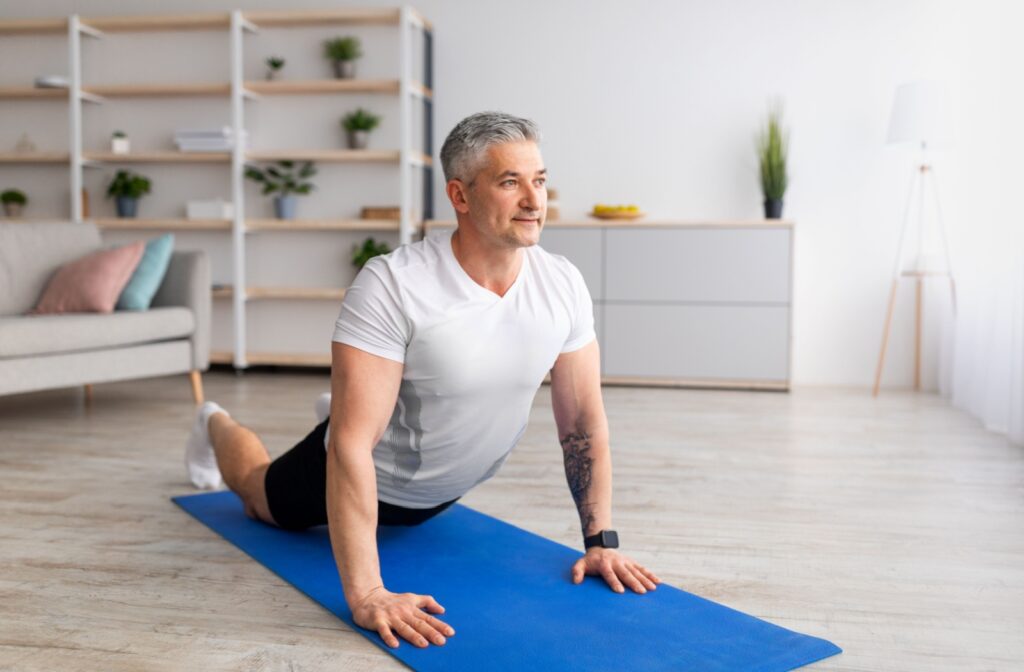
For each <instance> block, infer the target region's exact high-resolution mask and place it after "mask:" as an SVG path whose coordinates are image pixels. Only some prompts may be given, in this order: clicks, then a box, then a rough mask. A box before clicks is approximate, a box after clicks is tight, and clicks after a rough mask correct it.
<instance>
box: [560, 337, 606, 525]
mask: <svg viewBox="0 0 1024 672" xmlns="http://www.w3.org/2000/svg"><path fill="white" fill-rule="evenodd" d="M600 362H601V355H600V351H599V349H598V345H597V341H596V340H594V341H592V342H591V343H590V344H589V345H587V346H584V347H583V348H581V349H579V350H576V351H575V352H567V353H563V354H561V355H559V357H558V359H557V360H555V366H554V367H553V368H552V369H551V405H552V407H553V409H554V413H555V425H556V426H557V428H558V441H559V443H561V445H562V457H563V460H564V462H565V479H566V481H567V482H568V484H569V491H570V492H571V493H572V498H573V501H575V502H576V508H577V510H578V511H579V516H580V528H581V529H582V530H583V536H585V537H586V536H590V535H592V534H596V533H597V532H599V531H601V530H605V529H609V528H611V525H612V458H611V449H610V447H609V438H608V418H607V417H606V416H605V412H604V401H603V400H602V398H601V364H600Z"/></svg>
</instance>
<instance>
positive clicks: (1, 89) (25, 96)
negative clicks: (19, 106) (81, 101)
mask: <svg viewBox="0 0 1024 672" xmlns="http://www.w3.org/2000/svg"><path fill="white" fill-rule="evenodd" d="M0 99H6V100H39V99H44V100H67V99H68V90H67V89H49V88H39V87H35V86H0Z"/></svg>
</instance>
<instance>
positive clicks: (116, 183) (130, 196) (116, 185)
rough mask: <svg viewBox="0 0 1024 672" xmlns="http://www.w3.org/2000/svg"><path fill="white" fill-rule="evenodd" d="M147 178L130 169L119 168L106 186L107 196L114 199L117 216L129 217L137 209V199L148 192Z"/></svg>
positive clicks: (148, 183) (133, 214) (132, 215)
mask: <svg viewBox="0 0 1024 672" xmlns="http://www.w3.org/2000/svg"><path fill="white" fill-rule="evenodd" d="M149 187H150V182H149V178H148V177H146V176H144V175H139V174H137V173H133V172H131V171H130V170H119V171H117V174H116V175H114V179H113V180H111V182H110V184H109V185H108V186H107V198H113V199H115V202H116V203H117V216H118V217H123V218H131V217H134V216H135V213H136V212H137V211H138V207H139V199H140V198H142V197H143V196H144V195H146V194H148V193H149Z"/></svg>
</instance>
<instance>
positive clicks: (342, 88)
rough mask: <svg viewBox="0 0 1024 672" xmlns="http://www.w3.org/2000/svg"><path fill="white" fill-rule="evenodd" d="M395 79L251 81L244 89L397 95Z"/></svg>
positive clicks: (272, 92) (270, 93)
mask: <svg viewBox="0 0 1024 672" xmlns="http://www.w3.org/2000/svg"><path fill="white" fill-rule="evenodd" d="M399 87H400V83H399V81H398V80H397V79H308V80H299V79H296V80H287V79H285V80H274V81H269V82H268V81H260V80H253V81H248V82H246V83H245V88H246V89H248V90H249V91H252V92H253V93H258V94H260V95H266V96H275V95H285V96H287V95H301V94H316V93H398V92H399V90H400V88H399Z"/></svg>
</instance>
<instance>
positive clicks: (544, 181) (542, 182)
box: [537, 180, 548, 187]
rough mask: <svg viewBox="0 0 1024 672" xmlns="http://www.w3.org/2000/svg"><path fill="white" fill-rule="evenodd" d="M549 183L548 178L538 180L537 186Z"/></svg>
mask: <svg viewBox="0 0 1024 672" xmlns="http://www.w3.org/2000/svg"><path fill="white" fill-rule="evenodd" d="M547 183H548V181H547V180H537V186H538V187H543V186H544V185H545V184H547Z"/></svg>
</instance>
